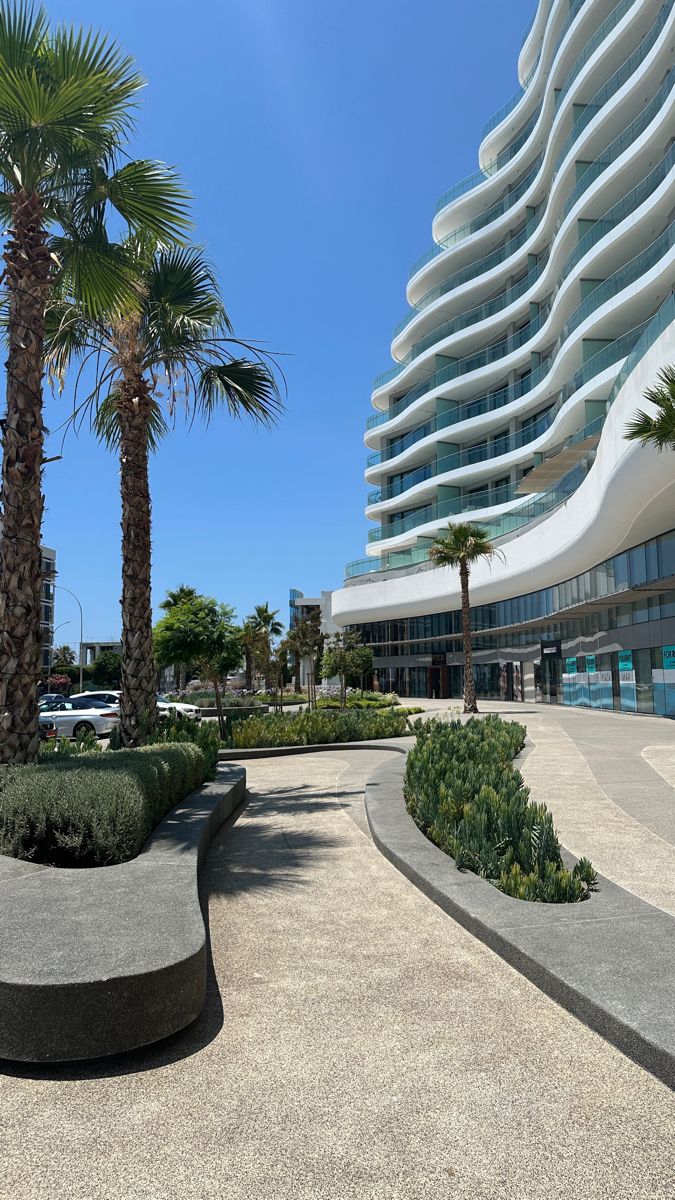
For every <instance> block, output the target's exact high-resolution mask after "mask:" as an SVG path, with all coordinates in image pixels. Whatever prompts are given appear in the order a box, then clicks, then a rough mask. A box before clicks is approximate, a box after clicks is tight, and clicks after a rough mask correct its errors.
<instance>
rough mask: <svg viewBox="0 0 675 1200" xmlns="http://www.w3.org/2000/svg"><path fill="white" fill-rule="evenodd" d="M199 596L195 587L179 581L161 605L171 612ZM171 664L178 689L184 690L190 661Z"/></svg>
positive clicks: (164, 610)
mask: <svg viewBox="0 0 675 1200" xmlns="http://www.w3.org/2000/svg"><path fill="white" fill-rule="evenodd" d="M197 596H198V592H197V591H196V589H195V588H193V587H189V585H188V584H186V583H179V584H178V587H175V588H169V590H168V592H167V593H166V597H165V599H164V600H162V603H161V604H160V606H159V607H160V608H161V609H162V610H163V612H170V611H171V609H172V608H179V607H180V605H181V604H186V603H188V604H189V603H190V602H191V601H192V600H196V599H197ZM169 665H170V666H172V667H173V671H174V675H175V678H176V684H177V686H178V691H179V692H182V691H184V690H185V684H186V682H187V673H188V670H190V663H186V662H176V663H171V664H169Z"/></svg>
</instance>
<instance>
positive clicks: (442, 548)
mask: <svg viewBox="0 0 675 1200" xmlns="http://www.w3.org/2000/svg"><path fill="white" fill-rule="evenodd" d="M429 558H430V559H431V561H432V563H434V565H435V566H436V567H453V568H459V583H460V588H461V592H462V640H463V645H464V712H465V713H476V712H478V705H477V703H476V684H475V680H474V677H473V653H472V649H471V605H470V602H469V575H470V573H471V567H472V566H473V564H474V563H476V562H478V561H479V559H481V558H483V559H485V560H486V561H487V562H492V560H493V559H495V558H499V559H501V560H502V561H504V555H503V554H502V552H501V550H498V549H497V548H496V547H495V546H493V544H492V542H491V541H490V539H489V537H488V532H487V530H486V529H485V528H484V526H482V525H475V524H473V523H472V522H471V521H459V522H457V524H456V525H452V524H451V525H448V532H447V533H446V534H445V535H444V536H443V537H437V538H435V539H434V541H433V543H432V545H431V547H430V549H429Z"/></svg>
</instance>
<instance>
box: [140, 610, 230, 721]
mask: <svg viewBox="0 0 675 1200" xmlns="http://www.w3.org/2000/svg"><path fill="white" fill-rule="evenodd" d="M153 641H154V648H155V658H156V660H157V665H158V666H160V667H168V666H171V665H172V663H176V662H193V663H194V664H195V666H196V667H197V669H198V670H199V672H200V674H201V675H202V676H203V677H204V678H206V679H209V680H210V682H211V683H212V684H213V690H214V693H215V697H216V710H217V713H218V727H219V730H220V736H221V737H222V738H224V737H225V734H226V728H225V718H224V716H223V705H222V698H221V692H220V687H221V683H222V681H223V680H224V679H225V678H226V676H227V674H228V672H229V671H233V670H235V669H236V668H237V667H239V666H240V664H241V659H242V644H241V634H240V631H239V629H238V628H237V626H236V625H235V624H234V609H233V608H231V607H230V605H229V604H219V603H218V602H217V601H216V600H214V599H213V597H211V596H199V595H196V596H195V597H194V598H193V599H190V600H186V601H184V602H183V603H182V604H177V605H174V606H173V607H172V608H170V609H169V610H168V612H167V613H166V615H165V616H164V617H162V618H161V620H159V621H158V622H157V624H156V625H155V628H154V630H153Z"/></svg>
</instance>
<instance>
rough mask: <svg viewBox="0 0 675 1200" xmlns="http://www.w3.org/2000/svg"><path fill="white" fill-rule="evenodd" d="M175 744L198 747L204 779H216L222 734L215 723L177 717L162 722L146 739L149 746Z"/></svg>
mask: <svg viewBox="0 0 675 1200" xmlns="http://www.w3.org/2000/svg"><path fill="white" fill-rule="evenodd" d="M174 742H177V743H178V744H179V745H186V744H187V745H190V744H192V745H195V746H197V747H198V749H199V750H200V751H201V753H202V755H203V757H204V777H203V778H204V779H215V775H216V766H217V765H218V751H219V749H220V734H219V733H218V725H217V723H216V722H215V721H193V720H191V718H190V717H181V716H178V715H176V716H175V717H174V718H173V720H170V721H167V720H163V721H160V723H159V725H158V726H157V728H156V729H155V731H154V733H152V734H150V735H149V736H148V737H147V738H146V745H148V746H153V745H157V744H160V745H167V744H168V743H174ZM200 782H203V780H202V781H200Z"/></svg>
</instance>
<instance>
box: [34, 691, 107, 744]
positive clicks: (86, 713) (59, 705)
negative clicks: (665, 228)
mask: <svg viewBox="0 0 675 1200" xmlns="http://www.w3.org/2000/svg"><path fill="white" fill-rule="evenodd" d="M45 717H46V718H48V720H49V721H53V723H54V725H55V726H56V736H57V737H65V738H78V737H83V736H84V734H85V733H94V734H96V737H107V735H108V734H109V733H110V732H111V731H112V730H113V729H114V728H115V726H116V725H117V724H118V723H119V719H120V714H119V709H115V708H107V709H106V708H105V707H104V708H92V707H91V706H90V705H89V704H88V702H87V701H84V700H55V701H54V702H53V703H52V704H49V703H48V704H41V705H40V718H41V719H43V718H45Z"/></svg>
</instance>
